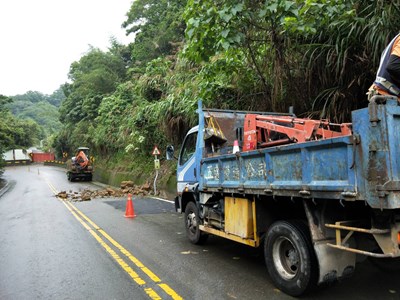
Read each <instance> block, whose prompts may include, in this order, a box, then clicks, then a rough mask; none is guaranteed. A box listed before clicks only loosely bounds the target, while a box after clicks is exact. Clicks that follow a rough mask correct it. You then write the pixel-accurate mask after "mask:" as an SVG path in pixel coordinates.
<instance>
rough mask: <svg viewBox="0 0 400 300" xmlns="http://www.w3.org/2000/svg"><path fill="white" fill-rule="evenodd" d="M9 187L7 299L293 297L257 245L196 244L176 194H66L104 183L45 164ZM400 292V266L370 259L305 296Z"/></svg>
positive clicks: (2, 236) (1, 228)
mask: <svg viewBox="0 0 400 300" xmlns="http://www.w3.org/2000/svg"><path fill="white" fill-rule="evenodd" d="M4 177H5V178H6V179H7V181H8V182H9V185H8V187H7V188H6V190H7V191H6V192H4V190H3V192H0V299H149V298H150V299H181V298H183V299H292V297H289V296H287V295H285V294H283V293H281V292H280V291H279V290H277V289H276V288H274V286H273V285H272V283H271V281H270V279H269V277H268V274H267V272H266V269H265V266H264V261H263V258H262V256H261V255H260V253H259V252H258V251H257V250H256V249H252V248H249V247H247V246H243V245H240V244H237V243H234V242H231V241H227V240H224V239H221V238H218V237H210V238H209V239H208V242H207V244H206V245H203V246H195V245H192V244H190V243H189V242H188V240H187V239H186V237H185V234H184V228H183V217H182V215H180V214H177V213H175V212H174V207H173V204H172V203H169V202H165V201H160V200H156V199H152V198H138V197H134V199H133V203H134V208H135V214H136V217H135V218H133V219H128V218H124V212H125V207H126V199H124V198H102V199H93V200H91V201H86V202H66V201H62V200H60V199H58V198H57V197H55V195H54V193H56V192H57V191H62V190H66V191H71V192H74V191H80V190H83V189H86V188H90V189H99V188H100V187H99V186H97V185H94V184H92V183H87V182H73V183H70V182H68V181H67V179H66V176H65V171H64V170H62V169H60V168H56V167H44V166H42V165H32V166H20V167H8V168H7V169H6V172H5V174H4ZM338 298H341V299H400V273H387V272H385V271H382V270H380V269H378V268H376V267H375V266H373V265H372V264H371V263H370V262H369V261H368V260H366V261H365V262H363V263H360V264H358V265H357V268H356V272H355V274H354V276H353V277H352V278H350V279H348V280H346V281H343V282H340V283H338V284H335V285H333V286H331V287H327V288H320V289H318V290H317V291H315V292H313V293H312V294H310V295H307V296H305V297H303V298H302V299H338Z"/></svg>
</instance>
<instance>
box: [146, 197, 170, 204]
mask: <svg viewBox="0 0 400 300" xmlns="http://www.w3.org/2000/svg"><path fill="white" fill-rule="evenodd" d="M150 198H153V199H156V200H160V201H164V202H168V203H172V204H175V202H174V201H171V200H167V199H163V198H158V197H150Z"/></svg>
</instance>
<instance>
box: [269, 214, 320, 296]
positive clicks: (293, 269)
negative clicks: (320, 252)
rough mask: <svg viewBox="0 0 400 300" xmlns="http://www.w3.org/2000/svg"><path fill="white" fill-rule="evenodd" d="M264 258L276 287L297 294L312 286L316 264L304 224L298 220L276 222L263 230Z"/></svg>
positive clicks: (315, 274) (315, 275)
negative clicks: (265, 231) (265, 233)
mask: <svg viewBox="0 0 400 300" xmlns="http://www.w3.org/2000/svg"><path fill="white" fill-rule="evenodd" d="M264 257H265V263H266V265H267V269H268V273H269V275H270V277H271V280H272V281H273V282H274V284H275V285H276V287H278V288H279V289H280V290H282V291H283V292H285V293H286V294H288V295H291V296H300V295H302V294H304V293H306V292H308V291H310V290H311V289H312V288H313V287H315V286H316V283H317V279H318V263H317V258H316V255H315V252H314V248H313V246H312V243H311V238H310V234H309V230H308V227H307V226H306V225H305V224H304V223H303V222H301V221H277V222H275V223H273V224H272V225H271V226H270V227H269V229H268V232H267V236H266V239H265V242H264Z"/></svg>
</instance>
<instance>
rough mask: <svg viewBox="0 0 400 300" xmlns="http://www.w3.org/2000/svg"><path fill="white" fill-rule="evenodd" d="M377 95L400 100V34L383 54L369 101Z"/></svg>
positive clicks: (370, 89) (369, 91)
mask: <svg viewBox="0 0 400 300" xmlns="http://www.w3.org/2000/svg"><path fill="white" fill-rule="evenodd" d="M377 94H379V95H391V96H396V97H398V98H399V100H400V33H399V34H398V35H397V36H396V37H395V38H394V39H393V40H392V41H391V42H390V43H389V45H388V46H387V47H386V49H385V50H384V51H383V53H382V56H381V61H380V63H379V69H378V72H377V74H376V79H375V81H374V83H373V84H372V86H371V87H370V88H369V90H368V99H370V98H371V97H372V96H374V95H377Z"/></svg>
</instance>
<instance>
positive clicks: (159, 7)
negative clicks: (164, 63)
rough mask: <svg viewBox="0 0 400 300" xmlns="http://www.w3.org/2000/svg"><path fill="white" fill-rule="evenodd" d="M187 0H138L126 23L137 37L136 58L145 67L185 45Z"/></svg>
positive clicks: (134, 46)
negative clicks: (184, 19)
mask: <svg viewBox="0 0 400 300" xmlns="http://www.w3.org/2000/svg"><path fill="white" fill-rule="evenodd" d="M185 5H186V1H183V0H172V1H171V0H137V1H134V2H133V3H132V6H131V8H130V10H129V12H128V13H127V17H128V18H127V20H126V21H125V22H124V23H123V24H122V26H123V27H124V28H126V32H127V34H133V35H134V36H135V42H134V43H133V44H132V61H133V63H134V64H135V65H139V66H141V67H144V66H145V65H146V64H147V63H148V62H149V61H151V60H153V59H156V58H158V57H163V56H166V55H171V54H175V53H176V52H177V50H178V48H179V46H180V45H181V44H182V41H183V38H184V31H185V23H184V21H183V19H182V13H183V11H184V8H185Z"/></svg>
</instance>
